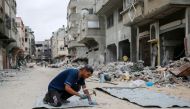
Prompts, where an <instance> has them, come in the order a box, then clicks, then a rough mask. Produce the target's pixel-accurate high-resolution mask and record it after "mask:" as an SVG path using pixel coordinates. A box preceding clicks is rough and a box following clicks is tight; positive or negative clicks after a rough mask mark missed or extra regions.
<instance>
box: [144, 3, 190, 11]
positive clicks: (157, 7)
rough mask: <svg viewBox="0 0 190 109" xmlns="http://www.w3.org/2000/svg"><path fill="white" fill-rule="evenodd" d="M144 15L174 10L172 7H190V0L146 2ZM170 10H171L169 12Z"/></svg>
mask: <svg viewBox="0 0 190 109" xmlns="http://www.w3.org/2000/svg"><path fill="white" fill-rule="evenodd" d="M144 5H145V10H144V12H145V13H144V14H145V15H148V14H152V13H155V12H157V13H158V12H164V11H169V10H172V9H171V8H172V7H176V6H181V7H185V6H189V5H190V0H145V4H144ZM168 9H169V10H168Z"/></svg>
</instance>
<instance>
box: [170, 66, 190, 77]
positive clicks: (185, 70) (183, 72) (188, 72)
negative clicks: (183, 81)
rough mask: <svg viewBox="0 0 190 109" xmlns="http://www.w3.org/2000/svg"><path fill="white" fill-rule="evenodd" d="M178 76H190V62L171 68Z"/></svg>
mask: <svg viewBox="0 0 190 109" xmlns="http://www.w3.org/2000/svg"><path fill="white" fill-rule="evenodd" d="M170 71H171V73H173V74H174V75H176V76H190V63H185V64H183V65H182V66H180V67H178V68H174V69H171V70H170Z"/></svg>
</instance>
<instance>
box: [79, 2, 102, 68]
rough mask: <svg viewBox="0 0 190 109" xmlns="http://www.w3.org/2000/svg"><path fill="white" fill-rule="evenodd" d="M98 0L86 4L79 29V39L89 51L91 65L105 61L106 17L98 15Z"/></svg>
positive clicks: (80, 18) (88, 57)
mask: <svg viewBox="0 0 190 109" xmlns="http://www.w3.org/2000/svg"><path fill="white" fill-rule="evenodd" d="M95 4H96V0H90V1H88V5H84V4H81V5H84V7H83V8H82V10H81V13H80V17H79V19H78V20H79V30H78V38H77V41H78V42H79V43H82V44H84V45H85V46H86V47H87V48H88V51H87V52H86V54H87V59H88V64H90V65H95V66H96V65H99V64H103V63H104V61H105V58H104V56H105V26H104V18H103V17H102V16H97V15H96V14H95V12H96V5H95Z"/></svg>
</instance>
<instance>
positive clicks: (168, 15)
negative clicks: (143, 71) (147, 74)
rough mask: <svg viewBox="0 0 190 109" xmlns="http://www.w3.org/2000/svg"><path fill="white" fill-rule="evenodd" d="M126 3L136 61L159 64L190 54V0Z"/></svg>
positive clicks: (124, 9) (127, 0)
mask: <svg viewBox="0 0 190 109" xmlns="http://www.w3.org/2000/svg"><path fill="white" fill-rule="evenodd" d="M123 6H124V8H123V12H122V13H121V14H122V15H123V23H124V25H126V26H131V28H132V29H131V34H132V36H131V46H132V48H133V49H131V52H132V55H133V58H131V59H132V61H138V60H143V61H144V64H145V65H148V66H150V65H152V66H156V65H166V64H168V63H169V61H170V60H178V59H180V58H181V57H184V56H189V47H190V46H189V33H190V31H189V30H190V29H189V28H190V25H189V22H190V21H189V20H190V9H189V7H190V1H189V0H130V1H129V0H124V1H123Z"/></svg>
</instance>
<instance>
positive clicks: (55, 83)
mask: <svg viewBox="0 0 190 109" xmlns="http://www.w3.org/2000/svg"><path fill="white" fill-rule="evenodd" d="M92 74H93V68H92V67H91V66H89V65H86V66H84V67H82V68H80V69H79V70H78V69H73V68H72V69H67V70H65V71H63V72H61V73H60V74H59V75H57V76H56V77H55V78H54V79H53V80H52V81H51V82H50V84H49V86H48V92H47V94H46V96H45V98H44V100H43V101H44V103H48V104H50V105H52V106H54V107H59V106H61V105H62V104H63V103H68V102H69V101H67V99H68V98H70V97H71V96H73V95H75V96H78V97H80V99H88V101H89V104H91V105H95V104H96V103H95V102H93V101H92V99H91V97H90V94H89V92H88V90H87V89H86V85H85V79H86V78H89V77H90V76H92ZM81 87H82V88H83V92H84V94H81V93H78V92H79V90H80V89H81Z"/></svg>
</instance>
